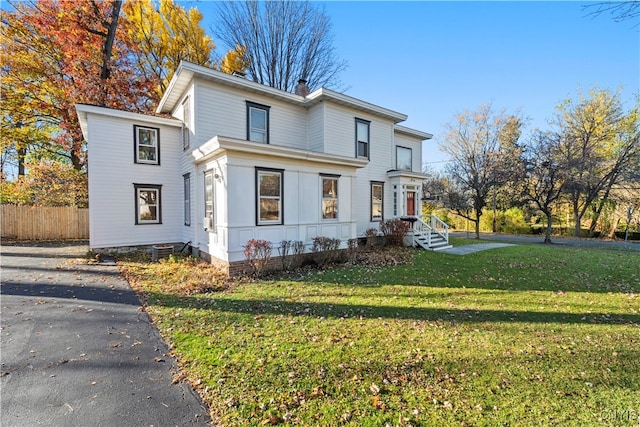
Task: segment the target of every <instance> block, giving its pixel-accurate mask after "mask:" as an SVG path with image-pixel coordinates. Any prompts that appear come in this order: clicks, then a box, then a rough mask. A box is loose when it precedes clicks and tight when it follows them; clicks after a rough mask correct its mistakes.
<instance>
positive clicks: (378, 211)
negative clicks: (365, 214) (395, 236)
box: [371, 182, 384, 221]
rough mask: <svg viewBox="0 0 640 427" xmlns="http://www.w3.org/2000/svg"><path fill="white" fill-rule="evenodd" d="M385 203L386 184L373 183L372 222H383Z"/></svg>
mask: <svg viewBox="0 0 640 427" xmlns="http://www.w3.org/2000/svg"><path fill="white" fill-rule="evenodd" d="M383 202H384V183H382V182H372V183H371V221H382V215H383V206H384V204H383Z"/></svg>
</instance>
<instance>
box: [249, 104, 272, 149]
mask: <svg viewBox="0 0 640 427" xmlns="http://www.w3.org/2000/svg"><path fill="white" fill-rule="evenodd" d="M270 108H271V107H269V106H267V105H261V104H256V103H255V102H251V101H247V140H249V141H254V142H262V143H264V144H268V143H269V109H270Z"/></svg>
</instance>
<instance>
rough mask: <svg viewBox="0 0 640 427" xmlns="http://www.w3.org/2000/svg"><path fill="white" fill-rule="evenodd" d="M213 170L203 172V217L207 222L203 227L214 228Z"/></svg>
mask: <svg viewBox="0 0 640 427" xmlns="http://www.w3.org/2000/svg"><path fill="white" fill-rule="evenodd" d="M214 179H215V172H214V171H213V170H208V171H206V172H205V173H204V217H205V221H206V222H208V223H205V224H204V228H206V229H208V230H215V217H214V211H213V200H214V197H215V189H214Z"/></svg>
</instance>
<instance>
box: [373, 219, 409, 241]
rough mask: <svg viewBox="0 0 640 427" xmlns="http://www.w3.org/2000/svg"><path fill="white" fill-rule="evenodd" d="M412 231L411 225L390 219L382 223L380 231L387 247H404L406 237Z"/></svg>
mask: <svg viewBox="0 0 640 427" xmlns="http://www.w3.org/2000/svg"><path fill="white" fill-rule="evenodd" d="M409 230H411V223H410V222H408V221H403V220H401V219H398V218H394V219H388V220H386V221H382V222H381V223H380V231H382V235H383V236H384V244H385V245H387V246H402V242H403V241H404V236H405V235H406V234H407V233H408V232H409Z"/></svg>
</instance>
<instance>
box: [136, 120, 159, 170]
mask: <svg viewBox="0 0 640 427" xmlns="http://www.w3.org/2000/svg"><path fill="white" fill-rule="evenodd" d="M133 134H134V140H135V143H134V151H135V153H134V154H135V159H134V160H135V163H145V164H149V165H159V164H160V129H158V128H152V127H147V126H138V125H133Z"/></svg>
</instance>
